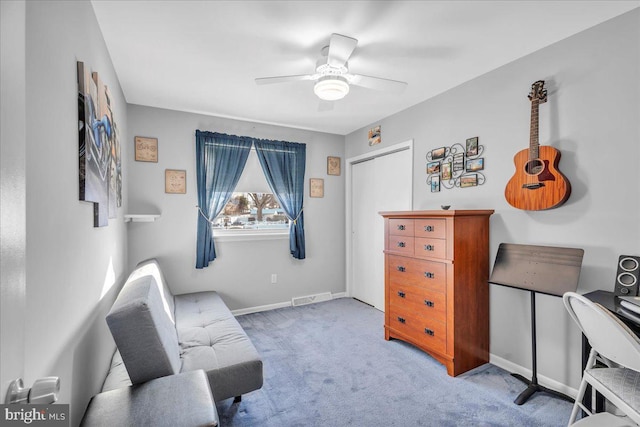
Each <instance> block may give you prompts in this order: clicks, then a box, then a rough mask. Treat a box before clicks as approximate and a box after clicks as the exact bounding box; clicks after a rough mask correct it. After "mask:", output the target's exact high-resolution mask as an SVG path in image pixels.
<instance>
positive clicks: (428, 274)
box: [424, 271, 436, 279]
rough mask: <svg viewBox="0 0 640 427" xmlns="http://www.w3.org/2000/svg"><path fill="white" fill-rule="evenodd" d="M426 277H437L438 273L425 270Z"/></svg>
mask: <svg viewBox="0 0 640 427" xmlns="http://www.w3.org/2000/svg"><path fill="white" fill-rule="evenodd" d="M424 277H426V278H427V279H435V277H436V275H435V274H433V273H432V272H430V271H425V272H424Z"/></svg>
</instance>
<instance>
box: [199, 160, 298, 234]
mask: <svg viewBox="0 0 640 427" xmlns="http://www.w3.org/2000/svg"><path fill="white" fill-rule="evenodd" d="M212 227H213V229H214V230H215V232H216V233H218V234H220V233H219V232H220V231H222V230H229V233H233V232H237V233H236V234H241V233H244V232H247V231H248V232H251V233H247V234H255V233H270V234H273V233H276V234H287V235H288V232H289V219H288V218H287V216H286V214H285V212H284V210H283V209H282V208H281V207H280V204H279V203H278V199H277V198H276V197H275V196H274V195H273V194H272V193H271V189H270V188H269V184H267V180H266V178H265V177H264V172H263V171H262V166H260V161H259V160H258V155H257V154H256V150H255V148H252V149H251V152H250V153H249V157H248V158H247V163H246V165H245V167H244V170H243V171H242V176H241V177H240V180H239V181H238V185H236V188H235V191H234V193H233V195H232V196H231V199H229V201H228V202H227V204H226V205H225V207H224V208H223V209H222V212H220V214H218V216H217V217H216V218H215V220H214V221H213V224H212Z"/></svg>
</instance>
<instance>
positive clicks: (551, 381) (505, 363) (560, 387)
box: [489, 354, 578, 399]
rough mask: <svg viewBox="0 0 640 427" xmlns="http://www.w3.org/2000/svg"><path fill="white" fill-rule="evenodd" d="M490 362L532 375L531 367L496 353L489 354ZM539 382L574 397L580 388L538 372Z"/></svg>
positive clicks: (524, 374)
mask: <svg viewBox="0 0 640 427" xmlns="http://www.w3.org/2000/svg"><path fill="white" fill-rule="evenodd" d="M489 363H491V364H493V365H496V366H497V367H499V368H502V369H504V370H505V371H509V372H511V373H514V374H520V375H522V376H523V377H525V378H531V375H532V371H531V369H528V368H525V367H524V366H520V365H517V364H515V363H513V362H511V361H509V360H507V359H503V358H502V357H500V356H496V355H495V354H489ZM538 384H540V385H542V386H545V387H547V388H550V389H551V390H556V391H559V392H560V393H562V394H566V395H567V396H570V397H573V398H574V399H575V397H576V396H577V395H578V390H576V389H575V388H573V387H569V386H568V385H566V384H562V383H561V382H559V381H556V380H554V379H553V378H549V377H545V376H544V375H540V374H538Z"/></svg>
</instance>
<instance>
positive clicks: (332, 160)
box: [327, 156, 340, 176]
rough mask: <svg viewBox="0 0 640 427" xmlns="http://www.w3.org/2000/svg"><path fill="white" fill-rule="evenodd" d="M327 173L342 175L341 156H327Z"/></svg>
mask: <svg viewBox="0 0 640 427" xmlns="http://www.w3.org/2000/svg"><path fill="white" fill-rule="evenodd" d="M327 175H336V176H340V157H332V156H329V157H327Z"/></svg>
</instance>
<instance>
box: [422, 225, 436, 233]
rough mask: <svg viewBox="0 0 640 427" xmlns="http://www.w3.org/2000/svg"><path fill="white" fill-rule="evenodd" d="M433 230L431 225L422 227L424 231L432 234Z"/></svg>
mask: <svg viewBox="0 0 640 427" xmlns="http://www.w3.org/2000/svg"><path fill="white" fill-rule="evenodd" d="M434 230H435V228H434V227H433V225H425V227H424V231H428V232H432V231H434Z"/></svg>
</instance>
